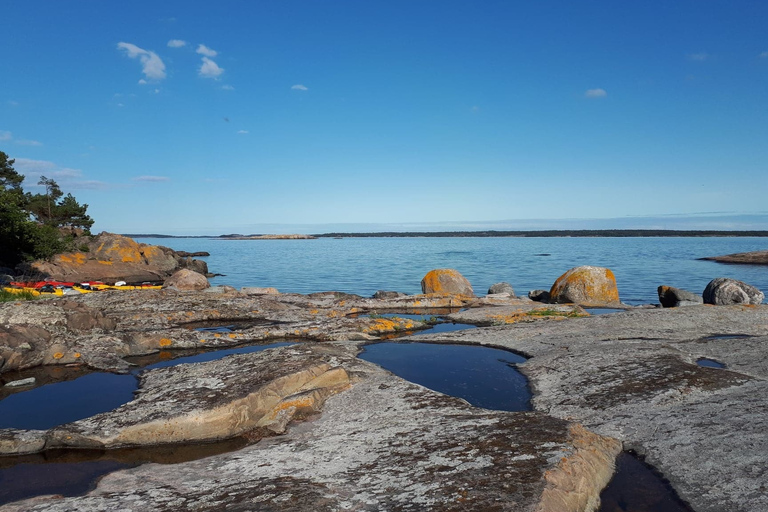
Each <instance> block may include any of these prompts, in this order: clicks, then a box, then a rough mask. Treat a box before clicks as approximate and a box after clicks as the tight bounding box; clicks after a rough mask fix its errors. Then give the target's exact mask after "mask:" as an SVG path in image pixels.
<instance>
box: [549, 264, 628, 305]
mask: <svg viewBox="0 0 768 512" xmlns="http://www.w3.org/2000/svg"><path fill="white" fill-rule="evenodd" d="M549 296H550V297H549V302H551V303H561V304H562V303H567V302H573V303H575V304H583V305H588V306H611V305H616V304H619V302H620V301H619V290H618V288H617V287H616V277H615V276H614V275H613V272H612V271H611V270H610V269H607V268H603V267H592V266H589V265H585V266H582V267H575V268H572V269H571V270H569V271H568V272H566V273H565V274H563V275H561V276H560V277H558V278H557V280H556V281H555V284H553V285H552V289H551V290H550V291H549Z"/></svg>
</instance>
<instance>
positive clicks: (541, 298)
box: [528, 290, 549, 302]
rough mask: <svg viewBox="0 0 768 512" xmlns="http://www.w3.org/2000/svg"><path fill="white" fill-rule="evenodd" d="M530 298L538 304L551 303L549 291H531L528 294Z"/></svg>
mask: <svg viewBox="0 0 768 512" xmlns="http://www.w3.org/2000/svg"><path fill="white" fill-rule="evenodd" d="M528 298H529V299H531V300H533V301H536V302H549V292H548V291H547V290H531V291H529V292H528Z"/></svg>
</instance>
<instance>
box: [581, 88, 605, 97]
mask: <svg viewBox="0 0 768 512" xmlns="http://www.w3.org/2000/svg"><path fill="white" fill-rule="evenodd" d="M606 96H608V93H607V92H606V91H605V89H587V90H586V91H584V97H585V98H605V97H606Z"/></svg>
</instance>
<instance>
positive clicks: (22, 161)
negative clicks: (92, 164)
mask: <svg viewBox="0 0 768 512" xmlns="http://www.w3.org/2000/svg"><path fill="white" fill-rule="evenodd" d="M13 166H14V167H15V168H16V170H17V171H19V173H20V174H23V175H24V185H25V186H27V187H36V186H37V182H38V180H39V179H40V176H46V177H48V178H51V179H54V180H56V181H57V182H58V183H59V185H60V186H61V188H62V189H63V190H65V191H66V190H78V189H80V190H81V189H89V190H104V189H107V188H111V187H112V185H110V184H109V183H105V182H103V181H98V180H88V179H83V171H81V170H80V169H72V168H69V167H61V166H59V165H57V164H55V163H53V162H49V161H47V160H32V159H29V158H17V159H16V163H14V165H13Z"/></svg>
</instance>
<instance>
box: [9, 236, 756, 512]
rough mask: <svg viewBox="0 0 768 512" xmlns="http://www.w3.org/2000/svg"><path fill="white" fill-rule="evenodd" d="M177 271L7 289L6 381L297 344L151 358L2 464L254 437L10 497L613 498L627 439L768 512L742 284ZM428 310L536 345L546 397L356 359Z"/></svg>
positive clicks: (160, 506) (707, 486)
mask: <svg viewBox="0 0 768 512" xmlns="http://www.w3.org/2000/svg"><path fill="white" fill-rule="evenodd" d="M116 240H118V241H119V239H116ZM119 242H120V244H126V243H128V242H125V241H119ZM134 243H135V242H134ZM95 249H97V248H95ZM101 250H102V252H103V251H104V247H102V248H101ZM127 252H129V251H127ZM142 252H144V253H145V255H146V253H147V249H146V248H142ZM161 252H162V251H161ZM93 253H98V251H93ZM118 254H119V253H118ZM125 256H126V254H123V255H121V256H119V258H120V259H121V260H122V258H124V257H125ZM89 257H94V258H95V261H106V260H99V259H98V258H100V257H102V256H94V255H93V254H91V255H90V256H89V255H86V256H84V257H82V258H78V257H77V256H67V258H68V259H70V260H71V261H72V262H74V263H71V264H72V265H79V263H78V259H79V260H83V261H87V260H88V258H89ZM171 259H174V261H176V260H175V258H173V255H171ZM149 260H151V258H149V257H147V261H149ZM64 263H68V262H66V261H65V262H64ZM122 263H132V262H127V261H125V262H122ZM96 265H102V266H108V265H107V264H103V263H96ZM138 265H139V266H142V265H143V266H148V263H147V262H146V261H145V260H143V259H140V260H139V261H138ZM170 266H171V265H170V262H169V267H170ZM141 270H146V269H139V270H136V269H131V270H130V272H133V273H136V275H138V273H140V271H141ZM151 272H155V271H154V270H152V271H151ZM166 272H168V271H166ZM172 272H173V273H174V274H175V273H179V275H177V276H175V278H174V279H173V280H170V277H171V276H168V275H166V276H165V279H169V280H168V281H167V284H168V286H167V287H166V288H164V289H162V290H137V291H121V292H95V293H88V294H83V295H79V296H67V297H56V298H48V299H43V300H36V301H19V302H10V303H5V304H1V305H0V370H1V373H0V380H2V381H3V383H6V384H13V383H18V381H19V380H21V379H22V378H24V377H25V376H26V375H27V373H28V372H35V371H39V370H40V369H41V368H74V369H78V370H82V369H86V370H93V371H95V370H101V371H110V372H117V373H121V372H122V373H125V372H128V371H131V370H132V369H133V368H134V366H132V363H131V362H129V361H131V360H135V359H133V358H132V357H131V356H142V355H151V354H155V355H158V354H163V356H162V357H167V358H173V357H174V355H175V354H176V353H183V352H184V350H185V349H197V350H200V349H208V350H213V349H216V348H224V347H232V346H239V345H242V344H271V343H274V342H276V341H281V340H292V341H295V343H294V344H292V345H289V346H282V347H277V348H270V349H267V350H263V351H259V352H254V353H249V354H238V355H232V356H228V357H225V358H222V359H219V360H215V361H209V362H202V363H195V364H181V365H177V366H171V367H167V368H157V369H152V370H147V371H144V372H142V373H140V374H139V379H140V380H139V389H138V392H137V393H136V396H135V398H134V399H133V400H132V401H129V402H128V403H126V404H124V405H122V406H120V407H118V408H116V409H114V410H110V411H105V412H103V413H100V414H97V415H95V416H91V417H88V418H83V419H80V420H78V421H74V422H71V423H67V424H64V425H59V426H56V427H53V428H51V429H48V430H20V429H12V428H8V429H0V453H2V454H3V457H0V459H3V460H4V461H5V462H6V463H8V461H11V462H10V463H12V461H13V460H14V458H18V459H19V460H22V459H23V457H26V456H28V454H33V453H40V454H45V453H46V452H50V451H52V450H58V451H61V450H72V451H75V450H86V449H88V450H94V449H98V450H105V451H106V453H108V452H110V451H112V450H120V449H125V448H131V447H134V448H135V447H142V446H163V445H166V446H181V445H183V444H189V443H209V442H216V441H221V440H224V439H231V438H236V437H240V438H245V439H247V440H248V442H247V443H246V446H244V447H241V448H240V449H238V450H236V451H231V452H227V453H220V454H217V455H213V456H210V457H207V458H203V459H199V460H191V461H187V462H182V463H178V464H175V465H174V466H173V470H172V471H169V470H168V469H167V466H158V465H155V464H145V465H141V466H139V467H135V468H132V469H126V470H120V471H115V472H113V473H110V474H108V475H107V476H105V477H103V478H102V479H101V480H100V481H99V483H98V486H97V487H96V488H95V489H93V490H91V491H90V492H88V493H87V494H85V495H81V496H70V497H62V496H38V497H33V498H30V499H26V500H23V501H17V502H13V503H8V504H6V505H4V506H2V507H0V510H2V511H21V510H29V509H33V508H34V510H51V511H58V510H62V511H63V510H113V509H115V510H117V509H124V510H135V511H144V510H147V511H148V510H169V509H173V510H224V509H226V510H329V511H330V510H514V511H518V510H521V511H524V510H530V511H547V512H548V511H583V510H597V509H598V507H599V506H600V498H599V496H600V492H601V490H602V489H603V488H604V487H605V486H606V485H607V484H608V482H609V481H610V479H611V476H612V474H613V472H614V467H615V461H616V459H617V457H618V456H619V454H620V453H621V452H622V451H632V452H634V453H637V454H639V455H640V456H641V457H643V458H644V460H645V461H646V462H647V463H649V464H651V465H652V466H653V467H654V468H655V469H656V470H657V471H659V472H660V473H661V474H662V475H663V476H664V477H665V478H666V479H667V480H668V481H669V483H670V484H671V485H672V486H673V487H674V489H675V490H676V491H677V493H678V495H679V496H680V498H681V499H682V500H684V502H686V503H687V504H689V505H690V507H691V509H693V510H695V511H697V512H704V511H712V512H714V511H723V510H729V511H755V510H768V473H766V468H768V455H766V454H768V438H767V437H766V435H765V432H768V414H767V413H766V411H768V384H766V382H767V380H766V379H767V378H768V363H766V361H768V358H766V353H767V352H768V345H767V343H768V307H766V306H765V305H762V304H761V303H762V300H763V295H762V292H760V291H759V290H755V289H753V288H752V287H750V286H749V285H748V284H746V283H740V282H738V281H733V280H728V279H715V280H713V281H712V282H711V283H710V285H709V286H708V287H707V290H705V292H704V293H702V295H697V294H694V293H691V292H686V291H685V290H679V289H675V288H673V287H671V286H666V285H663V286H661V287H660V289H659V298H660V302H661V305H663V306H664V307H650V306H649V307H631V306H626V305H623V304H622V303H621V302H620V298H619V290H618V289H617V288H616V283H615V279H614V278H613V274H612V272H611V271H610V270H608V269H604V268H600V267H577V268H576V269H571V270H569V271H568V272H566V273H565V274H563V276H561V277H560V278H559V279H558V280H557V281H556V282H555V283H554V284H553V286H552V287H551V288H550V290H549V291H548V292H546V293H532V294H531V295H532V296H533V297H535V298H536V299H539V301H537V300H532V299H530V298H528V297H517V296H515V294H514V291H513V290H512V288H511V286H509V285H508V284H506V283H499V286H495V287H493V288H492V290H489V292H490V291H493V292H498V293H489V294H488V295H485V296H481V297H478V296H476V295H475V293H474V290H473V289H472V287H471V285H470V283H469V282H468V281H467V280H466V279H465V278H464V277H463V276H461V274H460V273H459V272H457V271H455V270H451V269H438V270H435V271H432V272H430V273H428V274H427V275H426V276H425V277H424V280H423V281H422V291H423V294H421V295H404V294H401V293H395V292H390V293H385V292H383V291H382V292H381V293H378V294H377V295H376V297H377V298H365V297H360V296H356V295H350V294H344V293H337V292H327V293H317V294H309V295H299V294H290V293H279V292H278V291H277V290H274V289H271V288H247V289H241V290H236V289H234V288H230V287H210V286H209V285H208V282H207V280H205V279H204V277H203V276H202V275H200V273H199V272H195V269H190V268H185V269H181V268H180V266H179V265H178V261H177V267H176V268H174V269H173V270H172ZM70 275H71V274H70ZM201 278H202V279H201ZM505 284H506V286H503V285H505ZM539 292H541V291H539ZM699 299H700V300H699ZM540 300H545V301H546V302H540ZM681 306H686V307H681ZM590 307H603V308H614V309H615V310H623V311H622V312H621V313H617V314H607V315H590V314H589V311H590V310H589V309H588V308H590ZM388 312H390V313H417V314H420V315H422V318H421V319H415V318H414V317H412V316H408V317H405V316H404V317H394V318H393V317H391V316H390V315H386V316H385V315H383V313H388ZM433 316H439V317H442V318H443V319H446V320H448V321H453V322H461V323H466V324H473V325H475V326H478V328H476V329H470V330H463V331H456V332H444V333H435V334H429V333H428V334H424V335H421V336H418V341H419V342H420V343H452V344H464V345H476V346H487V347H494V348H501V349H506V350H510V351H513V352H515V353H518V354H521V355H524V356H526V357H527V358H528V359H527V360H526V362H525V363H521V364H518V365H517V368H518V369H519V370H520V371H521V372H522V373H523V374H524V375H525V376H526V377H527V378H528V379H529V384H530V387H531V390H532V392H533V400H532V410H531V411H528V412H505V411H494V410H487V409H481V408H478V407H473V406H471V405H469V404H468V403H467V402H465V401H464V400H461V399H458V398H454V397H450V396H445V395H442V394H440V393H437V392H435V391H432V390H429V389H427V388H424V387H422V386H419V385H416V384H413V383H410V382H408V381H405V380H403V379H401V378H399V377H397V376H395V375H393V374H392V373H390V372H388V371H385V370H383V369H382V368H380V367H379V366H377V365H374V364H371V363H368V362H366V361H364V360H362V359H360V358H359V357H357V356H358V355H359V354H360V352H361V351H362V350H363V349H364V346H365V345H366V344H369V343H372V342H377V341H379V340H381V339H383V338H387V337H389V336H392V335H401V334H403V333H413V332H417V331H419V330H424V329H427V328H428V327H429V326H430V323H431V322H432V321H433V318H432V317H433ZM222 326H226V327H227V328H224V329H219V328H218V327H222ZM702 359H706V360H711V361H716V362H719V363H721V364H723V365H725V367H724V368H713V367H704V366H700V365H699V364H697V361H699V360H702ZM51 379H52V380H55V377H52V378H51ZM23 389H28V386H27V387H26V388H25V387H24V386H23V385H22V386H20V387H14V386H5V387H2V388H0V392H1V393H2V395H0V396H2V397H5V396H8V395H10V394H12V393H16V392H19V390H23ZM25 454H27V455H25Z"/></svg>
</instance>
